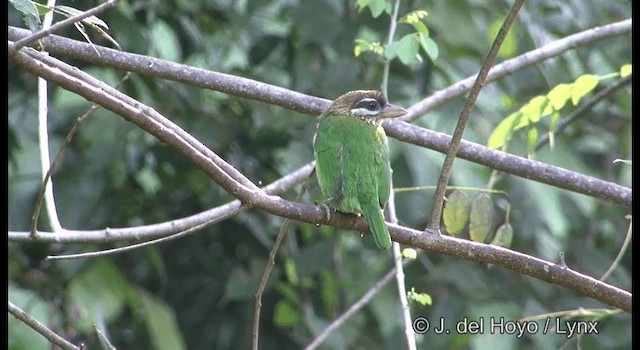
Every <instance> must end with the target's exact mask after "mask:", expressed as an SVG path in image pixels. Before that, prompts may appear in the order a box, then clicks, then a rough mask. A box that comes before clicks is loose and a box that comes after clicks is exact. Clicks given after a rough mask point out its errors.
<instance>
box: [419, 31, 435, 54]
mask: <svg viewBox="0 0 640 350" xmlns="http://www.w3.org/2000/svg"><path fill="white" fill-rule="evenodd" d="M418 36H419V37H420V45H421V46H422V49H423V50H424V52H426V53H427V56H429V58H430V59H431V61H435V60H436V59H437V58H438V55H439V54H440V51H439V49H438V44H436V42H435V41H433V39H431V37H429V36H427V35H423V34H422V33H418Z"/></svg>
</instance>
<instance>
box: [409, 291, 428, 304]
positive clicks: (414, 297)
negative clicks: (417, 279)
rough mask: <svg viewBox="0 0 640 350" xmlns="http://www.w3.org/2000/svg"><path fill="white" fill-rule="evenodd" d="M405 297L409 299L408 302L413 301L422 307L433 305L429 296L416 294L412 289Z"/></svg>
mask: <svg viewBox="0 0 640 350" xmlns="http://www.w3.org/2000/svg"><path fill="white" fill-rule="evenodd" d="M407 297H408V298H409V300H411V301H415V302H416V303H418V304H420V305H422V306H427V305H431V304H432V303H433V300H432V299H431V296H430V295H429V294H427V293H418V292H416V290H415V288H413V287H412V288H411V290H410V291H408V292H407Z"/></svg>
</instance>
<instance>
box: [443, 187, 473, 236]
mask: <svg viewBox="0 0 640 350" xmlns="http://www.w3.org/2000/svg"><path fill="white" fill-rule="evenodd" d="M470 210H471V199H470V198H469V195H467V193H466V192H463V191H459V190H455V191H453V192H451V194H450V195H449V196H447V201H446V202H445V203H444V209H443V211H442V219H443V222H444V227H445V229H446V230H447V232H448V233H449V234H451V235H457V234H460V233H461V232H462V230H464V228H465V227H466V226H467V222H468V221H469V212H470Z"/></svg>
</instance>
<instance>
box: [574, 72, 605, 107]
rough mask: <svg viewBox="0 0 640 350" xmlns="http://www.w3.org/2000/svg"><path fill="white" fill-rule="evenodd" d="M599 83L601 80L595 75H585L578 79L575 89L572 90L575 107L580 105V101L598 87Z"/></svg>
mask: <svg viewBox="0 0 640 350" xmlns="http://www.w3.org/2000/svg"><path fill="white" fill-rule="evenodd" d="M599 81H600V79H599V78H598V77H597V76H595V75H593V74H585V75H583V76H581V77H579V78H578V79H576V81H575V82H574V83H573V89H572V90H571V102H572V103H573V105H574V106H576V105H578V102H580V99H582V98H583V97H584V96H585V95H586V94H588V93H590V92H591V91H593V89H595V88H596V86H598V82H599Z"/></svg>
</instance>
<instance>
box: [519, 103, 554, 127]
mask: <svg viewBox="0 0 640 350" xmlns="http://www.w3.org/2000/svg"><path fill="white" fill-rule="evenodd" d="M548 104H549V99H547V97H546V96H536V97H534V98H532V99H531V101H529V103H527V104H526V105H524V106H522V108H520V112H522V113H523V114H524V119H523V121H526V125H529V124H531V123H537V122H538V121H540V119H541V118H542V117H543V113H544V112H545V110H546V108H547V105H548ZM523 126H524V125H523Z"/></svg>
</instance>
